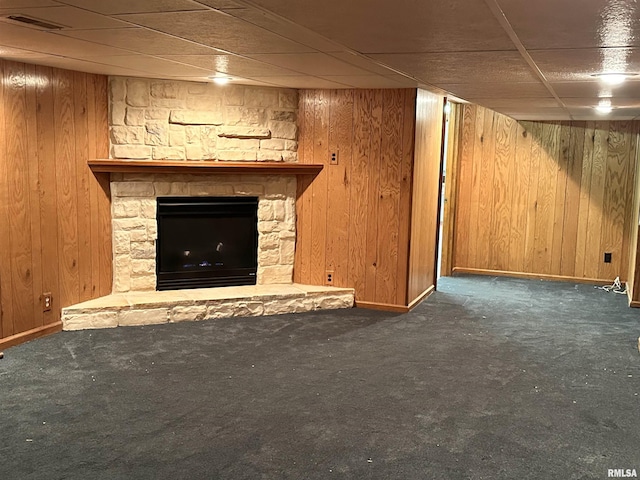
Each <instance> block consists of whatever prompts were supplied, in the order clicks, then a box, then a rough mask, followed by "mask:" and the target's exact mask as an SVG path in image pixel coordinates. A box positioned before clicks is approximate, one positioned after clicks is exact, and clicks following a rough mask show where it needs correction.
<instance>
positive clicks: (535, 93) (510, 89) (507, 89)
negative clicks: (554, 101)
mask: <svg viewBox="0 0 640 480" xmlns="http://www.w3.org/2000/svg"><path fill="white" fill-rule="evenodd" d="M440 87H441V88H443V89H444V90H446V91H447V92H450V93H452V94H453V95H455V96H457V97H460V98H465V99H466V98H541V97H543V98H544V97H548V96H549V95H550V93H549V90H547V88H546V87H545V86H544V85H543V83H542V82H523V83H504V82H495V83H446V84H442V85H440Z"/></svg>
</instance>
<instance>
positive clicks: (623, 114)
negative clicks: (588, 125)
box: [569, 107, 640, 120]
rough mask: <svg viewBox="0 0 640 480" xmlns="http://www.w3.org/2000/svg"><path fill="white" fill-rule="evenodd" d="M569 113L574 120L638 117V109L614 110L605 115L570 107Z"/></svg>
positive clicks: (591, 109) (584, 108)
mask: <svg viewBox="0 0 640 480" xmlns="http://www.w3.org/2000/svg"><path fill="white" fill-rule="evenodd" d="M569 111H570V112H571V115H572V116H573V118H574V119H575V120H631V119H633V118H635V117H637V116H638V115H640V108H616V109H614V110H613V112H611V113H610V114H606V115H602V114H599V113H598V112H597V111H596V110H595V109H593V108H591V107H572V108H570V109H569Z"/></svg>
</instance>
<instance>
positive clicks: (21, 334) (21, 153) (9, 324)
mask: <svg viewBox="0 0 640 480" xmlns="http://www.w3.org/2000/svg"><path fill="white" fill-rule="evenodd" d="M0 78H1V81H0V307H1V308H0V346H10V345H13V344H16V343H19V342H20V341H24V340H27V339H29V338H33V337H35V336H38V335H41V334H44V333H47V332H49V331H55V330H56V329H58V328H59V325H60V310H61V308H62V307H64V306H67V305H71V304H74V303H78V302H80V301H84V300H88V299H90V298H94V297H98V296H101V295H106V294H108V293H110V291H111V225H110V218H111V216H110V202H109V179H108V176H102V177H98V178H96V177H94V175H93V174H92V173H91V171H90V170H89V168H88V167H87V159H89V158H101V157H102V158H106V157H107V156H108V153H109V152H108V141H109V139H108V126H107V120H108V119H107V109H108V104H107V77H104V76H98V75H90V74H85V73H79V72H72V71H68V70H59V69H54V68H49V67H43V66H35V65H27V64H23V63H16V62H10V61H4V60H0ZM44 292H51V294H52V298H53V305H52V309H51V310H50V311H48V312H43V298H42V294H43V293H44Z"/></svg>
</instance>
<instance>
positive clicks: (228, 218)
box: [156, 197, 258, 290]
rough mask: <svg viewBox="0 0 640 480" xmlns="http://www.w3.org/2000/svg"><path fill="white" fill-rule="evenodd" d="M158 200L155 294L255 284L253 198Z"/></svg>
mask: <svg viewBox="0 0 640 480" xmlns="http://www.w3.org/2000/svg"><path fill="white" fill-rule="evenodd" d="M157 201H158V212H157V219H158V241H157V255H156V274H157V278H158V284H157V288H158V290H172V289H182V288H204V287H221V286H233V285H255V284H256V271H257V267H258V198H256V197H158V199H157Z"/></svg>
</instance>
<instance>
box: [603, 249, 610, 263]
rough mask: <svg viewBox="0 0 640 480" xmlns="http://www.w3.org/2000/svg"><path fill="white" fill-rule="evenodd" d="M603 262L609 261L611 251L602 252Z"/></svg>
mask: <svg viewBox="0 0 640 480" xmlns="http://www.w3.org/2000/svg"><path fill="white" fill-rule="evenodd" d="M604 263H611V252H604Z"/></svg>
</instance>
